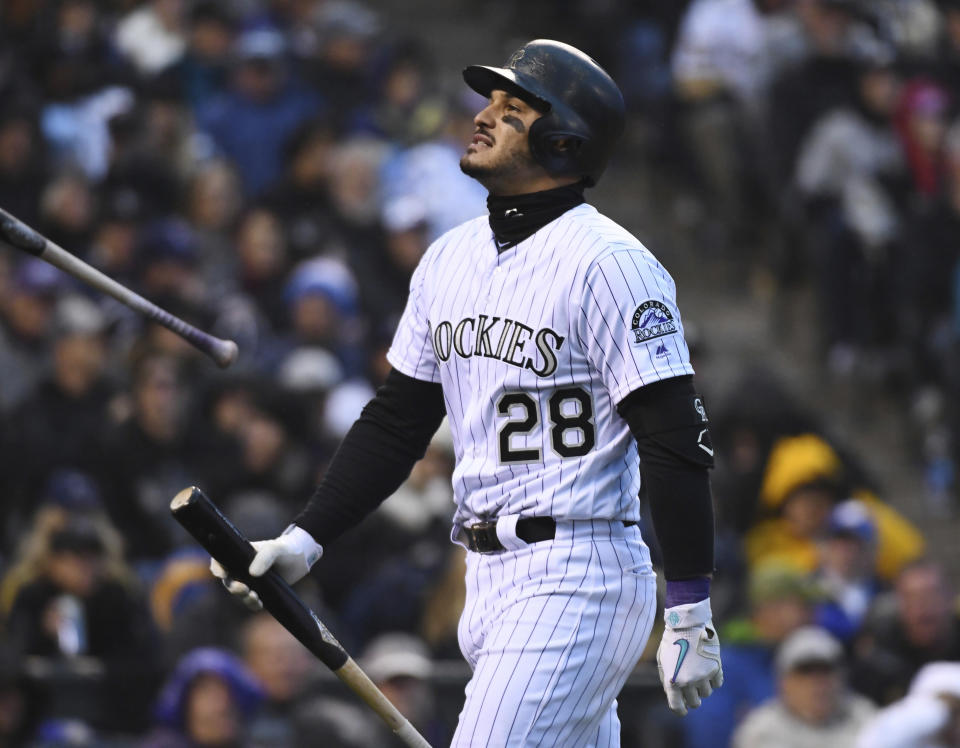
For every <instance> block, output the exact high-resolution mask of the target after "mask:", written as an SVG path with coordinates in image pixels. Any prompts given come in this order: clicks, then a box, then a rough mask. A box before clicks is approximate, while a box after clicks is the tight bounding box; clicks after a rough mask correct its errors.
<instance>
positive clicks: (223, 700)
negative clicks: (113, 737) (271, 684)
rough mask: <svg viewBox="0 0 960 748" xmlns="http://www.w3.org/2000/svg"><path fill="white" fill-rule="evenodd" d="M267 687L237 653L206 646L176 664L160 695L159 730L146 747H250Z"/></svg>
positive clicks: (148, 740) (158, 707)
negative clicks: (253, 725)
mask: <svg viewBox="0 0 960 748" xmlns="http://www.w3.org/2000/svg"><path fill="white" fill-rule="evenodd" d="M262 701H263V690H262V689H261V687H260V685H259V684H258V683H257V681H256V679H255V678H254V677H253V675H252V674H251V673H250V671H249V670H248V669H247V668H246V667H245V666H244V665H243V663H242V662H241V661H240V659H239V658H237V657H236V656H235V655H233V654H231V653H229V652H227V651H224V650H222V649H216V648H214V647H204V648H200V649H195V650H193V651H191V652H189V653H188V654H186V655H184V657H183V658H181V659H180V661H179V662H178V663H177V666H176V668H175V669H174V671H173V673H172V674H171V675H170V677H169V678H168V679H167V682H166V684H165V685H164V686H163V690H162V691H161V692H160V695H159V697H158V699H157V705H156V721H157V724H158V726H157V729H156V730H155V731H154V732H153V733H151V735H150V736H149V737H148V738H147V739H146V741H145V742H144V743H143V744H142V745H143V748H224V747H225V746H235V747H236V748H240V747H241V746H246V745H250V743H249V742H248V740H247V729H246V728H247V724H248V722H249V720H250V719H251V718H252V717H253V715H254V714H255V713H256V711H257V709H258V708H259V707H260V704H261V703H262Z"/></svg>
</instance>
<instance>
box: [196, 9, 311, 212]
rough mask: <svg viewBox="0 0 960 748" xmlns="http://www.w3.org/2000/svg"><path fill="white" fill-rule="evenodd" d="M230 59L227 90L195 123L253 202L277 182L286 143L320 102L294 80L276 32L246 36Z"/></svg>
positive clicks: (254, 32) (257, 31)
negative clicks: (233, 169) (233, 168)
mask: <svg viewBox="0 0 960 748" xmlns="http://www.w3.org/2000/svg"><path fill="white" fill-rule="evenodd" d="M233 54H234V59H235V61H234V69H233V78H232V85H231V88H230V90H229V91H228V92H227V93H225V94H223V95H221V96H218V97H216V98H214V99H213V100H211V101H208V102H204V103H203V104H202V105H201V107H200V109H199V110H198V111H197V119H198V122H199V124H200V127H201V129H202V130H203V131H204V132H205V133H207V134H208V135H209V136H210V137H211V138H212V139H213V142H214V143H215V144H216V147H217V149H218V150H219V152H221V153H222V154H223V155H224V156H226V157H227V158H229V159H231V160H232V161H233V162H234V163H235V164H236V166H237V170H238V171H239V173H240V177H241V179H242V181H243V187H244V191H245V193H246V194H247V195H248V196H256V195H259V194H261V193H263V191H264V190H265V189H266V188H267V187H269V186H270V184H271V183H272V182H273V181H274V180H275V179H277V177H279V176H280V173H281V166H282V160H283V146H284V143H285V142H286V141H287V139H288V138H289V137H290V136H291V135H292V134H293V133H294V132H295V131H296V129H297V127H298V126H299V125H300V124H302V123H303V122H305V121H306V120H308V119H309V118H310V117H312V116H314V115H315V114H317V112H318V111H319V108H320V98H319V96H318V95H317V94H316V89H307V88H303V87H301V86H300V85H299V84H298V83H297V82H296V80H295V79H294V78H293V76H292V73H291V71H290V70H289V69H288V67H287V63H286V60H285V55H286V40H285V38H284V36H283V35H282V34H281V33H280V32H279V31H277V30H276V29H272V28H266V27H264V28H257V29H251V30H250V31H247V32H244V33H243V34H241V35H240V37H239V38H238V39H237V40H236V42H235V44H234V49H233ZM252 144H256V147H251V145H252Z"/></svg>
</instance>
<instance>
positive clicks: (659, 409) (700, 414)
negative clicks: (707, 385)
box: [617, 375, 713, 469]
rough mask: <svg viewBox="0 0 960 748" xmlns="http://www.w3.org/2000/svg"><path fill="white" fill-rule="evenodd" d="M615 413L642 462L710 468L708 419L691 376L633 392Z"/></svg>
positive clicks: (711, 460)
mask: <svg viewBox="0 0 960 748" xmlns="http://www.w3.org/2000/svg"><path fill="white" fill-rule="evenodd" d="M617 412H619V413H620V415H621V416H622V417H623V419H624V420H625V421H626V422H627V423H628V424H629V426H630V431H631V433H632V434H633V436H634V438H636V440H637V447H638V449H639V451H640V456H641V458H642V459H643V460H644V462H645V463H647V464H656V463H660V464H674V465H676V464H677V463H680V464H682V465H685V466H687V467H695V468H703V469H706V468H712V467H713V442H711V440H710V425H709V424H710V420H709V418H708V417H707V411H706V408H705V407H704V405H703V398H701V397H700V395H698V394H697V391H696V390H695V389H694V387H693V376H692V375H688V376H683V377H675V378H673V379H665V380H663V381H661V382H656V383H654V384H650V385H647V386H646V387H641V388H640V389H638V390H634V391H633V392H631V393H630V394H629V395H627V396H626V397H625V398H624V399H623V400H622V401H621V402H620V404H619V405H618V406H617Z"/></svg>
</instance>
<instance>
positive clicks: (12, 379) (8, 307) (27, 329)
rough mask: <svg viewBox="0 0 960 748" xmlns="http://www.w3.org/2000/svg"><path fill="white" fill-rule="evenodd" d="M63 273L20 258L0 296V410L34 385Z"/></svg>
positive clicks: (43, 363)
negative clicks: (20, 260)
mask: <svg viewBox="0 0 960 748" xmlns="http://www.w3.org/2000/svg"><path fill="white" fill-rule="evenodd" d="M63 284H64V276H63V273H61V272H60V271H59V270H57V269H56V268H55V267H53V266H52V265H48V264H47V263H45V262H44V261H43V260H37V259H33V258H29V259H26V260H23V261H22V262H21V263H20V264H19V265H18V266H17V267H16V268H15V270H14V271H13V277H12V278H10V280H9V283H8V284H7V287H6V288H4V293H3V296H2V297H0V378H2V380H3V387H0V411H6V412H9V411H10V410H11V409H12V408H13V407H15V406H16V405H18V404H19V403H21V402H22V401H23V399H24V398H25V397H26V396H27V394H28V393H29V392H30V391H31V390H32V389H33V388H34V387H35V386H36V385H37V383H38V382H39V380H40V377H41V374H42V373H44V368H45V366H46V363H47V359H48V356H49V349H48V344H49V336H50V333H51V330H52V323H53V311H54V306H55V301H56V296H57V294H58V292H59V291H60V289H61V287H62V286H63Z"/></svg>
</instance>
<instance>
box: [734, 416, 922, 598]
mask: <svg viewBox="0 0 960 748" xmlns="http://www.w3.org/2000/svg"><path fill="white" fill-rule="evenodd" d="M844 473H845V468H844V465H843V464H842V462H841V460H840V457H839V455H838V454H837V453H836V451H835V450H834V449H833V447H831V446H830V445H829V444H828V443H827V442H826V441H824V440H823V439H822V438H820V437H819V436H816V435H814V434H800V435H798V436H792V437H784V438H782V439H780V440H779V441H778V442H777V443H776V444H774V446H773V449H771V451H770V455H769V457H768V458H767V466H766V468H765V471H764V478H763V484H762V486H761V489H760V504H761V508H762V509H764V510H765V511H766V513H767V515H768V516H770V515H773V517H772V518H771V519H764V520H760V521H759V522H758V523H757V524H756V525H755V526H754V527H753V528H752V529H751V530H750V531H749V532H748V533H747V534H746V537H745V538H744V547H745V551H746V556H747V560H748V562H749V563H750V564H751V565H756V564H758V563H762V562H764V561H771V560H774V561H778V562H782V563H786V564H789V565H791V566H793V567H795V568H796V569H798V570H800V571H802V572H804V573H810V572H812V571H814V569H816V566H817V541H818V540H819V539H820V538H822V537H823V535H824V533H825V532H826V530H827V527H828V523H829V519H830V513H831V511H832V510H833V507H834V505H835V504H837V503H839V502H840V501H842V500H844V499H845V498H849V497H851V496H853V497H855V498H858V499H860V500H861V501H863V502H864V503H865V504H866V506H867V508H868V509H869V511H870V515H871V518H872V520H873V522H874V523H875V524H876V526H877V556H876V571H877V574H878V575H879V576H880V577H881V578H883V579H891V578H892V577H893V576H894V575H895V574H896V573H897V571H898V570H899V569H900V568H901V567H902V566H903V565H904V564H905V563H907V562H909V561H911V560H913V559H915V558H917V556H919V554H920V553H921V552H922V550H923V539H922V537H921V536H920V534H919V532H918V531H917V530H916V528H914V527H913V525H912V524H911V523H910V522H909V521H908V520H907V519H906V518H904V517H903V516H901V515H900V514H899V513H898V512H896V511H895V510H894V509H893V508H892V507H890V506H887V505H885V504H883V503H881V502H880V501H879V500H878V499H877V498H876V496H875V495H874V494H873V493H872V492H870V491H868V490H866V489H863V488H859V487H854V489H853V490H852V491H851V490H850V486H848V485H847V484H846V482H847V478H846V476H845V474H844Z"/></svg>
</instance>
